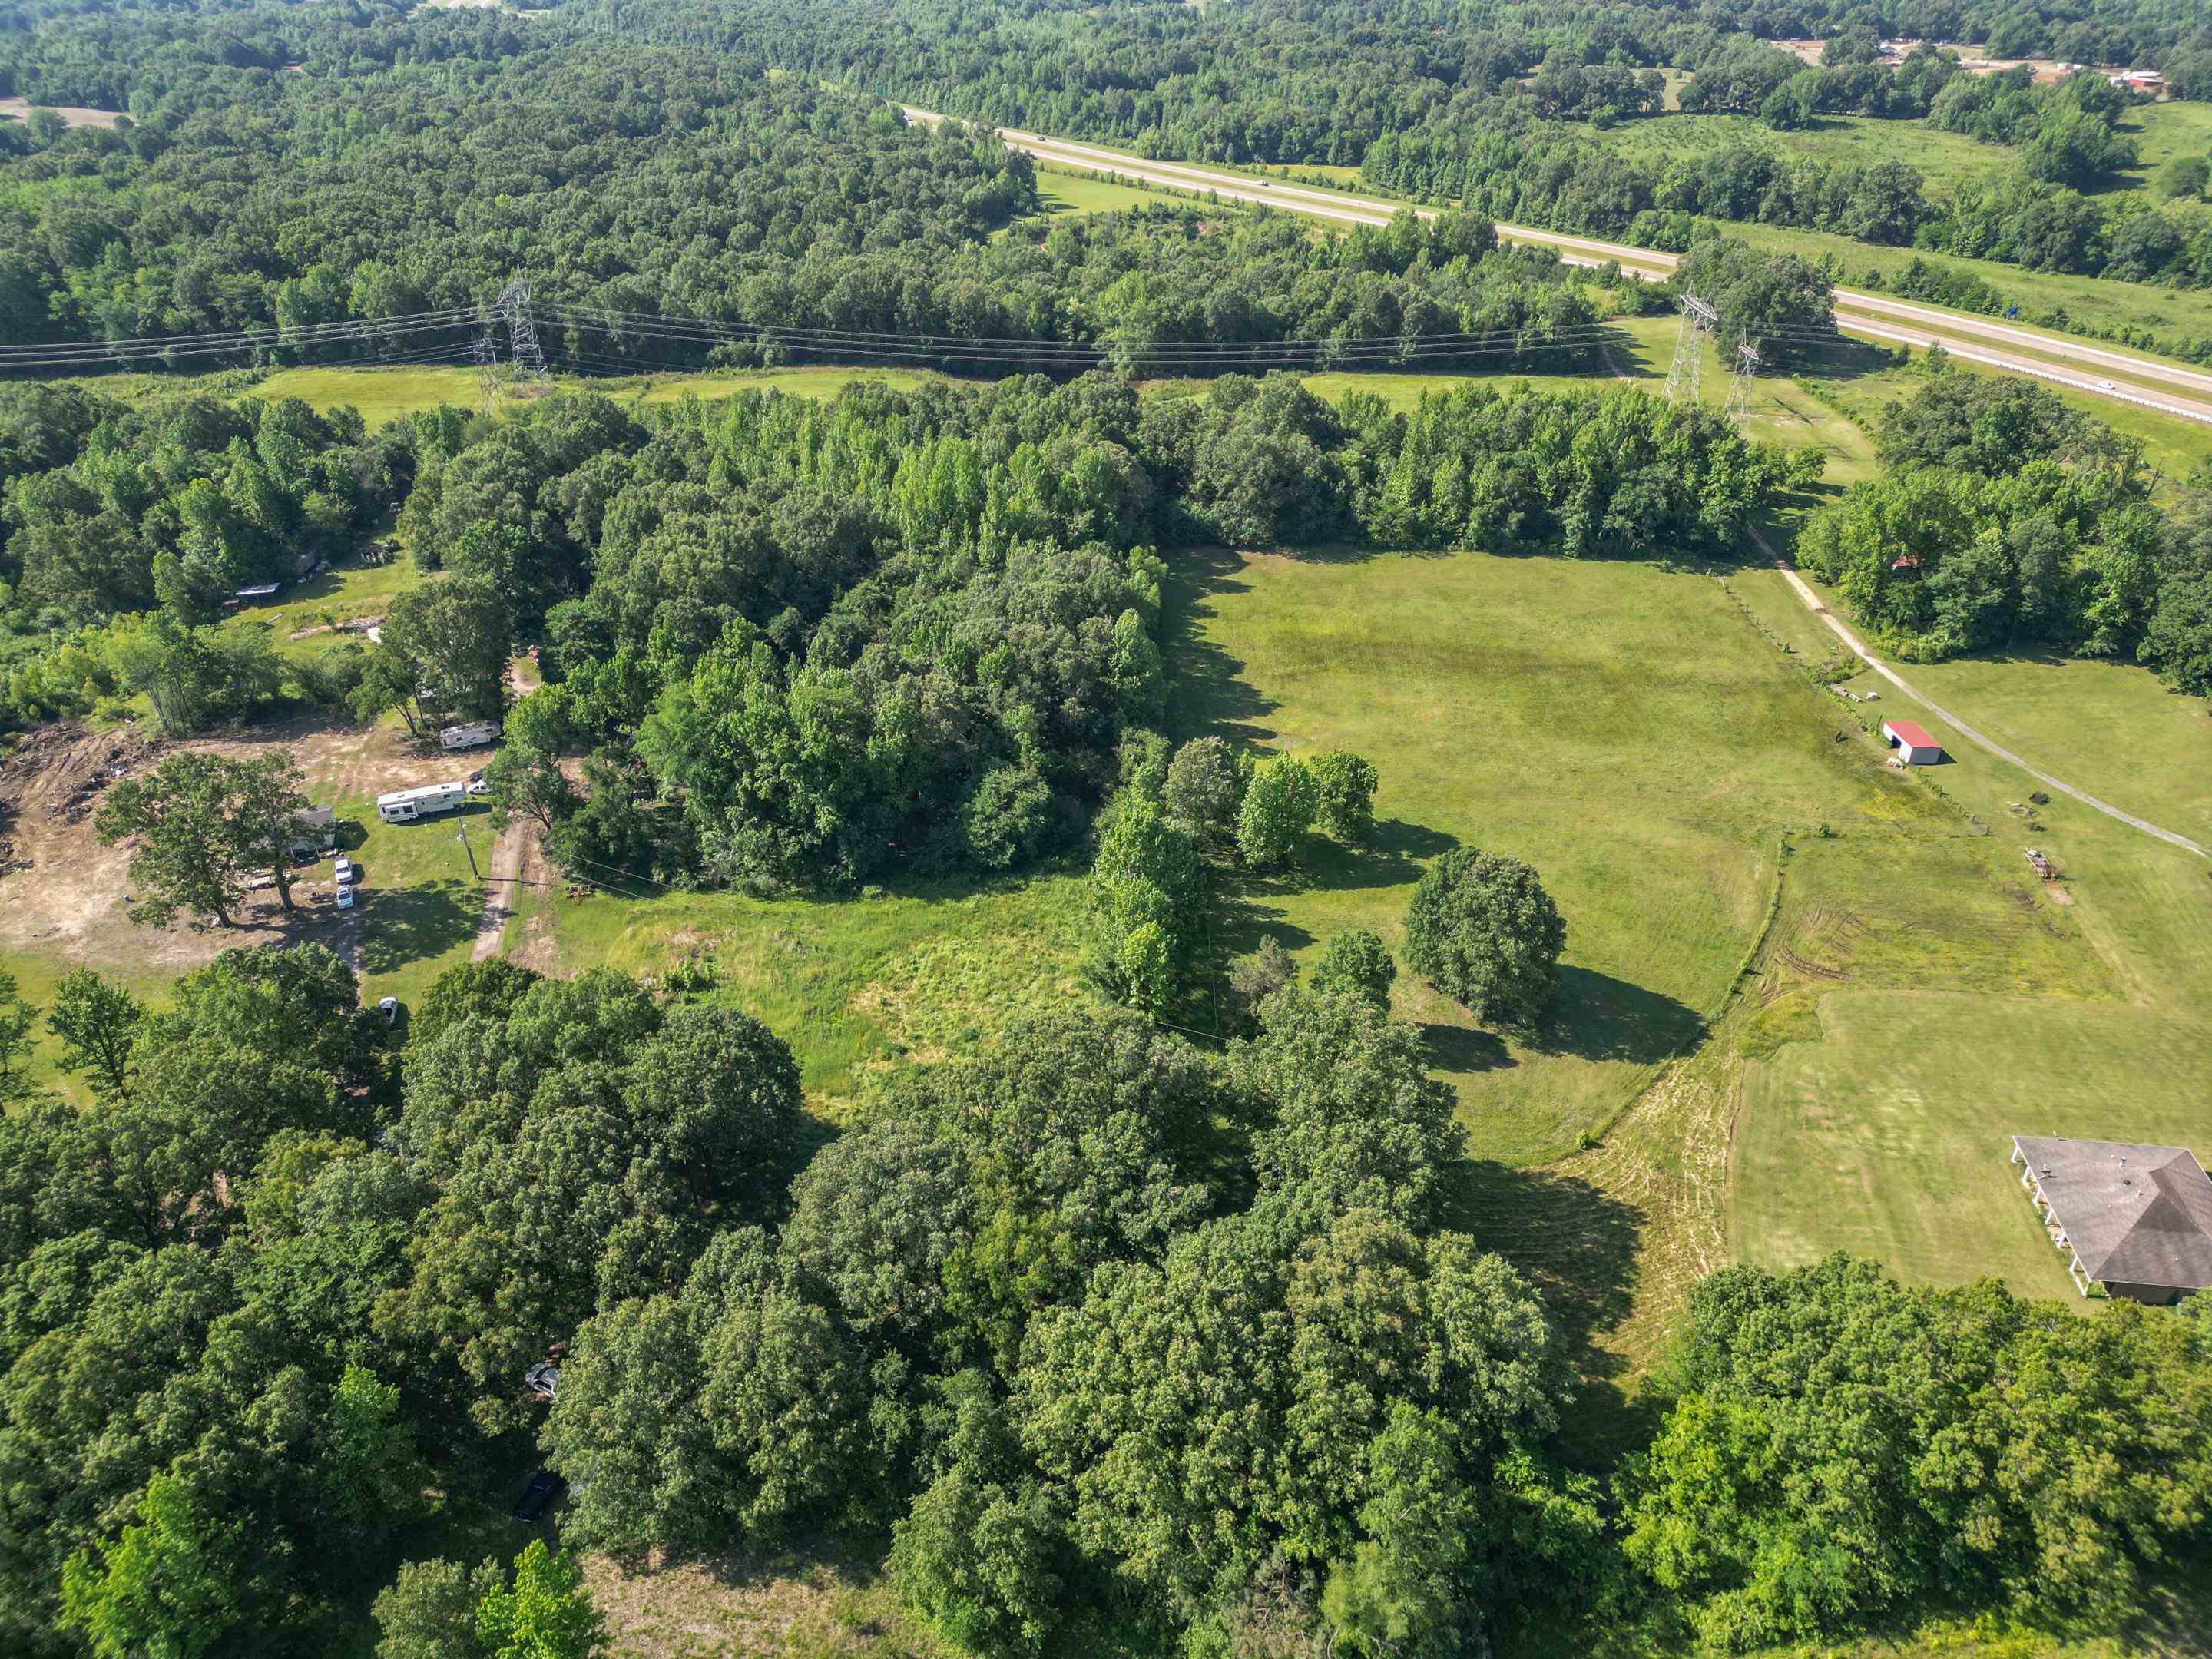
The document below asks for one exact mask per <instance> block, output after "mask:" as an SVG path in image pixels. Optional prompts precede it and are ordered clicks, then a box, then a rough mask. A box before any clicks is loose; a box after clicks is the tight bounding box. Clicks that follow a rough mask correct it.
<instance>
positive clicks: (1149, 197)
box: [1036, 165, 1160, 217]
mask: <svg viewBox="0 0 2212 1659" xmlns="http://www.w3.org/2000/svg"><path fill="white" fill-rule="evenodd" d="M1036 180H1037V196H1038V198H1039V199H1040V200H1041V201H1042V203H1043V204H1044V212H1045V213H1046V215H1047V216H1055V217H1056V216H1064V215H1067V214H1085V213H1117V212H1126V211H1127V210H1129V209H1131V208H1140V207H1151V206H1154V205H1157V204H1158V202H1159V200H1160V194H1159V192H1158V191H1148V190H1139V189H1136V188H1135V187H1133V186H1132V185H1123V184H1117V183H1115V181H1114V180H1113V179H1100V178H1094V177H1092V176H1091V174H1090V173H1078V172H1076V171H1074V170H1073V169H1072V168H1069V167H1052V166H1050V165H1041V166H1039V167H1038V168H1037V170H1036Z"/></svg>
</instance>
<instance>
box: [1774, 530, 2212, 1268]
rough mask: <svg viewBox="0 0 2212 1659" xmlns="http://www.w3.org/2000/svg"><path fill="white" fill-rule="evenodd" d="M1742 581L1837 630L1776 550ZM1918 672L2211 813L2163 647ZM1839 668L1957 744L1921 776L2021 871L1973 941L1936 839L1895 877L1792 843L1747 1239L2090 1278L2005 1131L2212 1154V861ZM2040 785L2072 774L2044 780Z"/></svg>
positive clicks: (2120, 789) (1780, 626) (2003, 732)
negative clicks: (1991, 929)
mask: <svg viewBox="0 0 2212 1659" xmlns="http://www.w3.org/2000/svg"><path fill="white" fill-rule="evenodd" d="M1731 581H1732V584H1733V585H1734V586H1735V588H1736V590H1737V591H1738V592H1740V593H1742V594H1743V595H1744V596H1745V597H1746V599H1747V602H1748V603H1750V604H1751V605H1753V609H1754V610H1755V611H1757V612H1758V614H1759V617H1760V618H1761V620H1762V621H1763V622H1765V623H1767V624H1768V625H1769V626H1770V627H1771V628H1773V629H1775V630H1776V632H1777V633H1778V634H1779V635H1781V636H1782V637H1783V638H1784V639H1786V640H1788V641H1790V643H1791V644H1792V645H1793V646H1795V647H1796V649H1797V650H1798V651H1799V653H1801V654H1802V655H1804V656H1805V657H1807V658H1808V659H1819V657H1820V656H1822V655H1824V654H1826V652H1827V651H1828V650H1829V648H1830V645H1829V643H1828V642H1827V641H1826V640H1825V638H1824V635H1825V630H1823V629H1820V625H1819V624H1818V623H1817V622H1815V621H1814V619H1813V618H1811V617H1809V616H1808V615H1807V614H1806V613H1805V612H1804V611H1803V610H1802V606H1801V605H1798V604H1797V602H1796V600H1795V599H1791V598H1790V596H1789V593H1788V590H1787V589H1786V587H1785V586H1784V584H1783V583H1782V581H1781V579H1780V577H1779V575H1778V574H1776V573H1773V572H1769V571H1747V572H1745V573H1743V574H1740V575H1738V576H1735V577H1734V578H1732V579H1731ZM1899 672H1901V673H1902V674H1903V675H1904V676H1905V678H1906V679H1907V680H1908V681H1910V682H1911V683H1912V684H1914V685H1915V686H1916V687H1917V689H1919V690H1922V691H1923V692H1924V693H1925V694H1926V695H1927V696H1929V697H1931V698H1933V699H1935V700H1936V702H1940V703H1941V704H1942V705H1943V706H1944V707H1945V708H1948V709H1951V710H1952V711H1954V712H1955V713H1956V714H1958V715H1959V716H1960V719H1962V720H1966V721H1968V722H1969V723H1970V724H1972V725H1973V726H1976V727H1977V728H1978V729H1980V730H1982V731H1984V732H1987V733H1988V734H1989V735H1990V736H1991V737H1992V738H1996V740H1997V741H1998V742H2000V743H2002V744H2004V745H2005V746H2006V747H2007V748H2009V749H2011V750H2014V751H2015V753H2017V754H2020V755H2021V756H2022V757H2024V758H2025V759H2027V760H2028V761H2029V762H2030V763H2033V764H2034V765H2035V766H2036V767H2037V768H2038V769H2040V770H2042V771H2045V772H2047V773H2050V774H2051V775H2055V776H2057V777H2061V778H2063V779H2065V780H2066V781H2069V782H2071V783H2074V784H2075V785H2077V786H2078V787H2082V788H2084V789H2087V790H2088V791H2089V792H2090V793H2093V794H2096V795H2098V796H2100V798H2102V799H2106V800H2107V801H2109V802H2111V803H2112V804H2113V805H2118V806H2119V807H2121V808H2123V809H2124V810H2127V811H2133V812H2136V813H2137V814H2139V815H2141V816H2142V817H2147V818H2148V819H2150V820H2151V821H2152V822H2153V823H2160V824H2161V825H2163V826H2165V827H2166V828H2170V829H2176V830H2179V831H2180V832H2182V833H2184V834H2189V835H2193V836H2197V837H2198V838H2199V839H2200V840H2203V839H2205V838H2206V836H2207V834H2208V822H2212V813H2208V804H2212V720H2208V719H2207V718H2206V705H2205V704H2204V703H2203V702H2201V701H2198V700H2196V699H2188V698H2180V697H2174V696H2170V695H2169V694H2167V693H2166V692H2165V691H2164V690H2161V689H2160V686H2159V685H2158V683H2157V681H2156V680H2155V679H2154V678H2152V677H2151V676H2150V675H2149V674H2148V673H2147V672H2145V671H2142V669H2139V668H2135V667H2131V666H2128V665H2119V664H2112V663H2102V662H2089V661H2082V660H2078V659H2076V660H2065V659H2054V660H2048V661H2038V660H2033V659H2008V660H1977V661H1966V662H1956V663H1945V664H1933V665H1899ZM1843 684H1844V686H1845V688H1846V689H1849V690H1856V691H1857V692H1859V693H1860V694H1862V695H1864V694H1865V693H1866V692H1868V691H1874V690H1878V691H1879V692H1880V694H1881V701H1880V702H1877V703H1874V704H1864V703H1862V704H1860V705H1858V707H1857V710H1856V711H1854V712H1856V713H1857V714H1861V715H1863V716H1867V717H1874V716H1876V715H1887V716H1892V717H1896V716H1902V717H1905V718H1907V719H1911V720H1917V721H1919V722H1920V723H1921V724H1922V725H1923V726H1926V727H1927V728H1928V729H1929V732H1932V733H1933V734H1934V735H1935V736H1936V738H1937V739H1938V740H1939V741H1940V742H1942V744H1943V745H1944V748H1945V750H1946V752H1947V754H1948V757H1949V759H1948V762H1947V763H1945V764H1943V765H1942V766H1940V767H1936V768H1933V769H1929V776H1928V781H1929V782H1930V783H1932V784H1934V785H1935V786H1936V787H1941V788H1942V790H1943V791H1944V792H1945V793H1948V795H1949V796H1950V797H1951V798H1952V799H1954V801H1956V802H1957V803H1958V804H1959V805H1960V806H1961V807H1962V808H1964V809H1965V810H1966V811H1971V812H1972V813H1973V814H1974V815H1976V817H1978V819H1979V821H1980V823H1982V824H1984V825H1985V826H1987V829H1988V831H1989V833H1988V835H1987V836H1985V837H1984V838H1983V839H1982V840H1981V841H1979V842H1977V843H1975V844H1976V845H1978V846H1980V847H1983V848H1987V849H1989V853H1990V857H1992V858H1993V859H1994V860H1996V870H1997V872H1998V874H1999V876H2000V878H2002V880H2004V881H2005V882H2007V883H2016V884H2019V888H2020V890H2019V891H2018V893H2017V895H2016V906H2017V908H2016V909H2015V927H2014V928H2013V930H2012V931H2011V933H2009V934H2008V935H2007V936H2004V937H2002V938H1997V937H1992V938H1990V939H1988V940H1986V941H1984V942H1983V943H1980V944H1976V943H1975V942H1974V940H1973V939H1972V937H1971V935H1969V934H1965V933H1960V931H1959V930H1958V929H1957V928H1955V927H1953V926H1951V925H1950V924H1949V923H1948V921H1947V920H1946V918H1947V917H1948V916H1949V915H1951V913H1952V911H1953V909H1954V903H1955V900H1956V898H1957V896H1958V893H1959V891H1960V880H1959V878H1958V875H1957V873H1956V872H1954V871H1951V870H1948V869H1946V868H1943V867H1942V866H1935V865H1932V864H1931V865H1923V866H1922V867H1920V868H1919V869H1918V870H1917V872H1914V874H1913V876H1912V877H1911V878H1910V879H1908V880H1906V881H1905V882H1904V883H1903V884H1897V885H1883V884H1878V883H1876V882H1875V881H1872V880H1869V879H1866V878H1863V876H1860V875H1857V874H1856V873H1855V872H1848V871H1845V870H1843V869H1841V868H1839V867H1828V868H1825V869H1824V867H1823V866H1822V864H1821V862H1820V860H1821V859H1822V857H1823V856H1824V854H1825V853H1826V848H1825V847H1820V848H1813V849H1809V857H1808V858H1807V859H1803V860H1799V861H1798V862H1796V863H1794V864H1793V866H1792V871H1791V878H1790V880H1791V884H1792V891H1793V894H1794V895H1795V900H1794V905H1793V908H1792V909H1791V910H1790V911H1789V912H1788V913H1786V914H1785V916H1784V921H1783V925H1782V926H1781V927H1778V942H1779V943H1780V944H1782V945H1786V946H1787V947H1788V948H1789V949H1790V951H1791V952H1792V954H1793V956H1794V957H1795V958H1796V961H1795V963H1781V964H1779V965H1778V974H1777V979H1778V986H1777V988H1778V990H1780V991H1783V992H1786V995H1785V996H1784V998H1783V1000H1781V1001H1779V1002H1778V1004H1777V1007H1778V1010H1781V1011H1783V1012H1784V1013H1785V1014H1786V1013H1788V1012H1790V1009H1791V1008H1792V1007H1793V1006H1794V1008H1795V1009H1796V1011H1797V1012H1796V1014H1795V1017H1792V1018H1779V1019H1778V1020H1777V1021H1776V1028H1777V1036H1778V1040H1777V1041H1776V1042H1774V1043H1773V1045H1772V1046H1771V1048H1766V1049H1765V1051H1764V1052H1761V1053H1758V1054H1753V1056H1752V1057H1751V1058H1749V1059H1748V1060H1747V1065H1746V1070H1745V1079H1744V1107H1743V1110H1742V1112H1741V1117H1740V1120H1739V1124H1738V1128H1737V1132H1736V1136H1735V1146H1734V1158H1733V1163H1732V1169H1731V1186H1730V1218H1731V1226H1730V1237H1731V1243H1732V1245H1733V1247H1734V1249H1735V1254H1736V1255H1738V1256H1739V1258H1741V1259H1742V1260H1745V1261H1752V1262H1755V1263H1758V1264H1760V1265H1764V1266H1772V1267H1786V1266H1790V1265H1794V1264H1796V1263H1798V1262H1801V1261H1807V1260H1809V1259H1811V1258H1813V1257H1814V1256H1817V1255H1821V1254H1824V1253H1826V1251H1828V1250H1832V1249H1852V1250H1858V1251H1863V1252H1865V1253H1867V1254H1869V1255H1875V1256H1877V1257H1879V1258H1881V1259H1882V1260H1884V1261H1888V1262H1889V1263H1891V1265H1893V1267H1896V1268H1897V1270H1898V1271H1899V1272H1900V1273H1905V1274H1906V1275H1907V1276H1909V1277H1912V1278H1917V1279H1926V1280H1929V1281H1932V1282H1938V1283H1956V1282H1960V1281H1963V1280H1966V1279H1974V1278H1977V1277H1978V1276H1980V1275H1982V1274H1984V1273H1992V1274H1996V1275H1997V1276H1999V1277H2002V1278H2003V1279H2005V1280H2006V1281H2007V1282H2008V1283H2009V1284H2011V1285H2013V1286H2014V1287H2015V1289H2018V1290H2021V1291H2029V1292H2033V1293H2034V1294H2038V1295H2045V1296H2060V1297H2065V1298H2068V1299H2069V1303H2070V1304H2071V1305H2075V1306H2079V1305H2081V1304H2080V1303H2079V1302H2078V1299H2075V1298H2074V1296H2073V1291H2071V1289H2070V1288H2069V1285H2067V1282H2066V1279H2065V1275H2064V1273H2063V1264H2061V1263H2060V1262H2059V1261H2057V1257H2056V1256H2055V1255H2054V1254H2053V1253H2052V1252H2051V1251H2050V1250H2049V1249H2047V1248H2046V1247H2045V1245H2043V1244H2042V1243H2040V1242H2039V1238H2040V1235H2039V1231H2038V1230H2037V1228H2036V1226H2035V1225H2034V1223H2033V1218H2032V1217H2031V1216H2030V1215H2029V1214H2028V1212H2027V1200H2026V1198H2025V1196H2024V1195H2023V1194H2021V1190H2020V1188H2019V1187H2018V1186H2017V1185H2016V1184H2015V1182H2013V1180H2012V1178H2011V1177H2010V1176H2008V1174H2007V1171H2006V1166H2005V1158H2006V1157H2007V1156H2008V1151H2009V1146H2008V1136H2010V1135H2011V1134H2013V1133H2032V1134H2063V1135H2072V1136H2076V1137H2079V1138H2081V1139H2147V1140H2153V1141H2158V1142H2161V1143H2178V1144H2181V1145H2187V1146H2194V1147H2195V1148H2196V1149H2197V1152H2199V1154H2200V1155H2212V1104H2208V1103H2212V1014H2208V1011H2212V861H2208V860H2204V859H2202V858H2199V857H2197V856H2196V855H2195V854H2191V853H2188V852H2186V851H2184V850H2181V849H2179V848H2172V847H2169V846H2166V845H2165V844H2163V843H2161V842H2156V841H2154V840H2153V839H2152V838H2150V837H2149V836H2146V835H2144V834H2142V832H2141V831H2139V830H2136V829H2131V828H2130V827H2128V826H2126V825H2124V824H2122V823H2117V822H2115V821H2113V820H2112V819H2111V818H2108V817H2104V816H2102V815H2100V813H2098V812H2096V811H2093V810H2092V809H2090V808H2089V807H2087V806H2086V805H2082V804H2081V803H2080V802H2078V801H2075V800H2073V799H2069V798H2068V797H2066V796H2065V795H2063V794H2056V793H2052V792H2051V791H2049V790H2047V789H2044V788H2043V787H2042V786H2040V785H2039V783H2038V782H2037V781H2036V780H2035V779H2033V778H2032V777H2030V776H2029V775H2027V773H2026V772H2024V771H2022V770H2021V769H2020V768H2018V767H2016V766H2014V765H2011V764H2009V763H2005V762H2002V761H2000V760H1998V759H1996V757H1993V756H1990V755H1989V754H1987V753H1986V752H1984V750H1980V749H1978V748H1977V747H1975V746H1974V745H1973V744H1971V743H1969V742H1968V741H1966V739H1965V738H1962V737H1960V735H1959V734H1958V732H1957V731H1956V729H1955V728H1954V726H1950V725H1949V724H1948V723H1947V722H1945V721H1944V720H1942V718H1941V717H1940V716H1938V715H1937V714H1935V713H1934V712H1933V710H1932V709H1931V708H1929V707H1928V706H1927V705H1926V704H1924V703H1922V702H1917V701H1915V700H1913V699H1911V698H1908V697H1906V696H1904V695H1903V694H1901V693H1899V691H1898V690H1896V688H1895V687H1894V686H1892V685H1890V684H1887V683H1886V682H1883V681H1881V680H1879V679H1877V678H1875V677H1873V676H1872V675H1860V676H1857V677H1855V678H1850V679H1849V680H1846V681H1844V683H1843ZM1838 712H1839V715H1840V714H1841V711H1838ZM2039 791H2040V793H2045V794H2047V795H2051V799H2049V800H2047V801H2045V802H2041V803H2039V802H2036V801H2034V800H2033V799H2031V796H2032V794H2033V793H2036V792H2039ZM2029 847H2034V848H2037V849H2038V850H2039V851H2041V852H2043V853H2044V854H2046V855H2047V856H2048V857H2050V858H2051V859H2052V860H2055V861H2056V862H2057V866H2058V867H2059V869H2060V870H2061V871H2062V872H2063V875H2064V879H2063V881H2062V882H2061V883H2060V884H2058V886H2057V890H2048V889H2045V887H2044V886H2043V885H2042V884H2040V883H2036V882H2033V881H2032V880H2028V879H2027V878H2026V877H2025V872H2027V860H2026V858H2025V856H2024V854H2025V851H2026V849H2027V848H2029ZM1876 908H1884V909H1887V910H1888V911H1889V913H1890V914H1891V915H1893V916H1895V915H1900V914H1901V915H1905V916H1908V917H1917V927H1914V928H1913V929H1911V931H1910V932H1908V933H1904V934H1903V935H1901V937H1902V938H1903V939H1905V941H1906V942H1907V943H1908V944H1909V945H1911V947H1912V948H1911V949H1910V950H1908V951H1897V950H1888V951H1878V950H1876V949H1875V948H1874V945H1873V944H1872V943H1871V942H1870V938H1869V932H1868V930H1867V928H1866V927H1865V919H1866V917H1867V915H1868V914H1869V912H1870V911H1872V910H1875V909H1876ZM1977 964H1978V970H1977ZM1793 967H1794V968H1796V969H1799V970H1800V971H1798V972H1796V973H1795V974H1794V975H1793V974H1792V972H1791V971H1790V970H1791V969H1792V968H1793Z"/></svg>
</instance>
